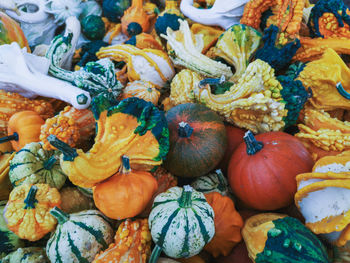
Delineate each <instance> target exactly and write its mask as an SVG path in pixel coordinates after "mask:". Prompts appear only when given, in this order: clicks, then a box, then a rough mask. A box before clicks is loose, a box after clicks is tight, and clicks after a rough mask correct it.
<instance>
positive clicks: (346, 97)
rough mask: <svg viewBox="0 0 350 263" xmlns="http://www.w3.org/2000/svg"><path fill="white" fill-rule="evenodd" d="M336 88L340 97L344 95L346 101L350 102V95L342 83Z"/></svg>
mask: <svg viewBox="0 0 350 263" xmlns="http://www.w3.org/2000/svg"><path fill="white" fill-rule="evenodd" d="M336 87H337V91H338V92H339V94H340V95H342V96H343V97H344V98H345V99H348V100H350V93H349V92H347V91H346V90H345V89H344V87H343V85H342V84H341V83H340V82H338V83H337V85H336Z"/></svg>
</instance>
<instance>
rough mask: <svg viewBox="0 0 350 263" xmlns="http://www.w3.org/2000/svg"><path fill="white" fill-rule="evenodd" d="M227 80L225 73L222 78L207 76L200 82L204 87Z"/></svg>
mask: <svg viewBox="0 0 350 263" xmlns="http://www.w3.org/2000/svg"><path fill="white" fill-rule="evenodd" d="M225 81H226V78H225V76H224V75H222V76H221V77H220V78H206V79H202V80H201V81H200V82H199V87H200V88H204V87H205V86H206V85H219V84H222V83H224V82H225Z"/></svg>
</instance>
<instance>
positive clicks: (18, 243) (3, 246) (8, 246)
mask: <svg viewBox="0 0 350 263" xmlns="http://www.w3.org/2000/svg"><path fill="white" fill-rule="evenodd" d="M6 203H7V201H0V258H2V257H4V256H6V255H7V254H9V253H11V252H13V251H15V250H16V249H17V248H20V247H23V246H24V242H23V241H22V240H21V239H20V238H19V237H18V236H17V235H16V234H15V233H13V232H12V231H11V230H9V229H8V227H7V224H6V221H5V219H4V217H3V213H4V209H5V206H6Z"/></svg>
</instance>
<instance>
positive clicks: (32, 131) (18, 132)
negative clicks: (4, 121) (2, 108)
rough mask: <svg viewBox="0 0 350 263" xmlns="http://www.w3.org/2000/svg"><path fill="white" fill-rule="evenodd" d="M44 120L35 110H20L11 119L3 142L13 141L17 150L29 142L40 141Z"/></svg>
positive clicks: (0, 140)
mask: <svg viewBox="0 0 350 263" xmlns="http://www.w3.org/2000/svg"><path fill="white" fill-rule="evenodd" d="M43 124H44V120H43V119H42V118H41V117H40V115H39V114H38V113H36V112H35V111H20V112H17V113H15V114H13V115H12V116H11V118H10V120H9V123H8V127H7V134H8V135H9V136H7V137H3V138H1V139H0V143H1V142H6V141H11V144H12V147H13V149H14V150H15V151H19V150H20V149H22V148H23V147H24V146H25V145H26V144H27V143H31V142H37V141H39V135H40V128H41V125H43Z"/></svg>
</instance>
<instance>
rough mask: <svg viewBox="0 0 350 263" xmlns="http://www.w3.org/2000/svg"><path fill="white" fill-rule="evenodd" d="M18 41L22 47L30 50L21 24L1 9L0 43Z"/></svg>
mask: <svg viewBox="0 0 350 263" xmlns="http://www.w3.org/2000/svg"><path fill="white" fill-rule="evenodd" d="M12 42H17V43H18V44H19V45H20V47H21V48H23V47H26V48H27V50H28V52H30V49H29V46H28V42H27V39H26V37H25V36H24V34H23V31H22V29H21V27H20V26H19V24H18V23H17V22H16V21H15V20H13V19H12V18H11V17H9V16H8V15H6V14H5V13H4V12H1V11H0V45H4V44H11V43H12Z"/></svg>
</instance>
